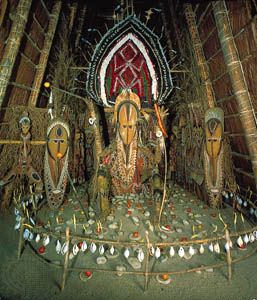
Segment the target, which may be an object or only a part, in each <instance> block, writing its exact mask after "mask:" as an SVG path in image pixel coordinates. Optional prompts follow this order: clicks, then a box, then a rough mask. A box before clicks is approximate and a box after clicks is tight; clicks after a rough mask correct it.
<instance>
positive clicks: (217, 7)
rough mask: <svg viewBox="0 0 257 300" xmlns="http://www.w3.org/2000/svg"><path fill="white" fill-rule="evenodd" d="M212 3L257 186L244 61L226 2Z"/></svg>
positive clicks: (255, 139)
mask: <svg viewBox="0 0 257 300" xmlns="http://www.w3.org/2000/svg"><path fill="white" fill-rule="evenodd" d="M212 5H213V12H214V17H215V21H216V26H217V29H218V34H219V39H220V43H221V48H222V51H223V55H224V60H225V63H226V66H227V68H228V71H229V76H230V79H231V83H232V87H233V90H234V95H235V97H236V100H237V104H238V111H239V114H240V119H241V122H242V126H243V130H244V135H245V140H246V144H247V148H248V151H249V154H250V157H251V162H252V168H253V173H254V176H255V185H256V187H257V128H256V126H257V120H256V116H255V112H254V108H253V104H252V100H251V96H250V94H249V91H248V86H247V82H246V79H245V76H244V71H243V67H242V63H241V61H240V58H239V54H238V50H237V47H236V44H235V41H234V38H233V34H232V30H231V25H230V21H229V17H228V11H227V8H226V4H225V2H224V1H216V2H213V4H212Z"/></svg>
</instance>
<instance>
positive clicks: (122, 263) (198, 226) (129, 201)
mask: <svg viewBox="0 0 257 300" xmlns="http://www.w3.org/2000/svg"><path fill="white" fill-rule="evenodd" d="M84 199H85V191H84V189H83V188H78V194H77V195H74V194H72V193H71V194H70V195H68V197H67V199H66V201H65V203H64V205H63V206H62V207H60V208H59V209H58V210H57V211H55V212H53V211H50V210H49V209H48V208H47V206H44V207H43V208H42V209H41V211H40V212H39V213H38V216H37V223H41V226H36V227H35V230H34V229H33V230H34V234H33V237H32V236H31V238H30V241H26V246H25V248H24V251H23V253H22V256H21V258H20V259H19V260H18V259H17V251H18V240H19V231H15V230H14V225H15V215H14V213H13V208H10V209H9V211H7V212H6V213H5V214H2V215H1V216H0V217H1V226H0V228H1V235H0V257H1V260H0V272H1V273H0V299H10V300H11V299H35V300H41V299H42V300H44V299H78V300H79V299H95V300H98V299H99V300H101V299H114V300H115V299H119V300H122V299H124V300H125V299H159V298H161V299H181V300H183V299H224V300H225V299H228V300H230V299H240V300H241V299H249V300H253V299H257V272H256V267H257V260H256V241H255V242H253V243H250V242H249V243H248V244H247V247H246V249H245V250H241V249H239V248H238V247H237V245H236V240H237V238H238V236H235V237H233V238H231V240H232V243H233V248H232V249H231V254H232V258H233V259H235V258H236V259H237V258H243V257H244V256H247V255H250V254H251V253H254V252H255V253H254V254H253V255H251V256H249V257H248V258H247V259H245V260H242V261H240V262H238V263H236V264H233V265H232V280H231V281H230V282H228V280H227V266H226V265H224V266H223V267H221V268H217V269H215V268H212V267H210V268H208V269H207V270H202V271H199V272H192V273H186V274H181V275H170V283H169V284H161V283H160V280H159V281H158V279H160V276H158V275H157V274H166V273H167V272H176V271H180V270H187V269H192V268H198V267H201V266H212V265H215V264H219V263H225V262H226V252H225V247H224V243H225V241H224V240H219V248H220V251H216V252H215V251H210V247H209V246H210V243H206V242H203V243H202V245H203V247H204V253H203V254H200V245H201V244H193V243H192V244H188V245H184V244H183V241H184V242H185V241H188V240H190V241H191V240H192V241H196V240H203V241H204V240H205V239H206V238H209V237H212V238H215V237H216V238H217V239H218V238H219V237H222V236H223V235H224V230H223V229H224V224H223V222H224V223H226V224H228V228H229V230H230V232H231V233H233V232H234V233H235V232H240V231H242V230H245V229H248V228H250V224H248V223H247V222H246V220H244V219H241V216H240V214H238V218H237V223H236V225H235V224H234V220H235V219H234V215H233V211H232V209H231V207H227V208H225V209H222V210H213V209H210V208H208V207H207V206H206V205H204V203H202V202H201V201H200V200H199V199H197V198H196V197H195V196H193V195H192V194H190V193H188V192H187V191H185V190H184V189H183V188H181V187H180V186H177V185H174V186H171V187H170V189H169V190H168V197H167V201H166V202H165V205H164V209H163V217H162V221H161V224H159V225H160V226H158V224H157V223H156V218H155V215H156V210H155V205H154V202H153V201H152V199H151V198H147V197H146V198H145V197H134V196H133V195H132V196H131V195H130V196H129V197H125V198H119V197H118V198H113V199H111V202H112V210H111V214H110V215H109V217H108V218H107V220H106V221H101V222H100V223H99V220H98V219H97V217H96V216H97V214H96V213H95V211H94V208H92V207H90V209H89V207H88V203H87V201H85V200H84ZM79 200H80V202H81V203H82V205H83V206H84V207H85V211H86V214H87V212H89V216H88V218H87V217H86V216H85V214H84V213H83V211H82V210H81V207H80V205H79ZM39 220H40V222H39ZM67 226H69V228H70V232H71V235H72V238H71V242H70V247H69V251H70V254H69V267H72V268H75V269H76V270H77V271H71V272H68V275H67V278H66V285H65V288H64V290H63V291H62V292H61V291H60V284H61V281H62V276H63V269H62V267H60V266H61V265H63V262H64V257H65V255H62V254H61V253H60V254H57V253H56V245H57V240H59V242H60V244H61V245H62V246H63V244H64V242H65V229H66V227H67ZM28 229H29V227H28ZM31 231H32V230H31ZM146 231H147V232H148V236H149V242H150V243H151V244H152V245H153V249H154V250H155V254H153V256H150V258H149V261H148V271H149V272H153V273H156V274H155V275H153V276H149V280H148V285H147V289H146V290H145V289H144V287H145V277H144V275H142V274H144V272H145V264H146V248H145V245H146ZM36 232H38V233H40V234H39V236H38V239H39V237H40V240H39V241H38V240H37V242H36V241H35V238H36V236H37V234H36ZM50 232H52V233H54V234H56V235H55V236H51V235H50V234H49V233H50ZM48 235H49V236H50V241H49V243H48V244H47V245H46V246H45V248H44V250H45V251H44V253H43V254H40V253H39V249H40V248H41V249H42V246H43V245H44V244H46V240H47V236H48ZM58 235H60V237H58ZM242 237H244V236H242ZM83 241H86V242H87V246H88V247H87V249H86V250H85V251H84V252H82V251H81V250H80V251H79V252H78V253H76V252H77V250H78V249H77V246H75V245H79V243H80V246H81V242H83ZM92 242H94V244H95V246H96V250H95V251H92V248H93V247H92ZM111 242H114V243H113V244H112V243H111ZM169 243H175V244H174V250H175V255H174V256H173V257H170V246H168V244H169ZM181 243H182V244H181ZM215 244H216V242H215V241H214V242H213V245H215ZM29 245H30V246H31V247H30V246H29ZM101 245H103V246H104V247H103V248H101V251H100V246H101ZM111 245H113V246H114V253H113V254H111V252H112V251H111ZM90 246H91V250H90ZM190 246H192V247H193V249H194V255H190V254H189V247H190ZM157 247H158V248H159V249H160V250H161V251H160V256H159V255H156V249H157ZM180 247H183V250H184V251H185V255H184V256H183V257H182V258H181V257H180V256H179V255H178V252H179V249H180ZM126 248H128V250H129V258H126V257H125V256H124V252H125V250H126ZM33 249H34V250H33ZM140 249H141V250H142V252H143V253H144V257H143V261H142V262H141V263H139V262H138V253H139V252H140ZM191 250H192V249H191ZM216 250H217V249H216ZM103 251H104V252H103ZM73 252H74V253H73ZM92 252H94V253H92ZM100 252H101V254H100ZM155 255H156V256H157V257H156V256H155ZM99 257H100V259H99ZM131 258H133V259H132V261H131ZM133 261H134V263H133ZM49 262H51V263H53V264H54V266H53V265H51V264H49ZM99 262H101V265H100V264H98V263H99ZM117 267H123V268H124V269H123V270H125V271H127V272H129V273H130V274H123V275H122V276H117V272H116V268H117ZM99 269H101V270H102V271H99ZM105 270H111V271H112V273H107V272H105ZM86 271H87V272H89V271H90V272H91V273H92V276H91V277H90V278H86V277H85V275H84V274H85V272H86ZM140 272H141V273H142V274H141V275H139V273H140Z"/></svg>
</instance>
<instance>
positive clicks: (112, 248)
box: [110, 246, 114, 255]
mask: <svg viewBox="0 0 257 300" xmlns="http://www.w3.org/2000/svg"><path fill="white" fill-rule="evenodd" d="M110 253H111V255H113V254H114V247H113V246H111V248H110Z"/></svg>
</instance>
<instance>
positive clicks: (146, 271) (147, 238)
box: [144, 231, 150, 291]
mask: <svg viewBox="0 0 257 300" xmlns="http://www.w3.org/2000/svg"><path fill="white" fill-rule="evenodd" d="M145 238H146V241H147V247H146V262H145V286H144V291H146V290H147V284H148V272H149V271H148V265H149V251H150V241H149V236H148V231H146V232H145Z"/></svg>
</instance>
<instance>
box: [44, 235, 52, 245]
mask: <svg viewBox="0 0 257 300" xmlns="http://www.w3.org/2000/svg"><path fill="white" fill-rule="evenodd" d="M49 243H50V238H49V235H47V236H45V237H44V239H43V245H44V246H47V245H48V244H49Z"/></svg>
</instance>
